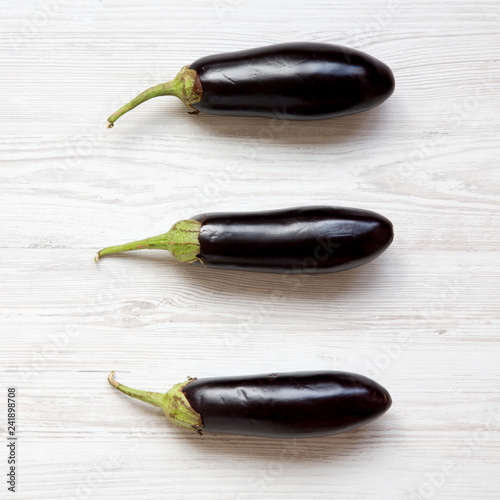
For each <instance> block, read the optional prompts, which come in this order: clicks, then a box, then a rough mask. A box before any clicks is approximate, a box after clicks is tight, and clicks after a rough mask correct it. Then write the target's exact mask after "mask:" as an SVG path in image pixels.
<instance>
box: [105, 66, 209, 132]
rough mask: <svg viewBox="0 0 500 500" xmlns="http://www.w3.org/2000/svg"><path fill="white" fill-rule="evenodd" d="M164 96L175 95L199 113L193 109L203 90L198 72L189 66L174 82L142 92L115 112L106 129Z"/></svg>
mask: <svg viewBox="0 0 500 500" xmlns="http://www.w3.org/2000/svg"><path fill="white" fill-rule="evenodd" d="M164 95H173V96H175V97H178V98H179V99H180V100H181V101H182V102H183V103H184V104H185V105H186V106H188V108H190V109H191V110H194V112H196V113H197V110H196V109H195V108H193V104H196V103H197V102H200V100H201V96H202V88H201V83H200V81H199V78H198V74H197V73H196V71H194V70H192V69H189V68H188V66H184V68H182V69H181V70H180V72H179V73H178V74H177V75H176V77H175V78H174V79H173V80H170V81H169V82H165V83H160V84H158V85H153V86H152V87H150V88H149V89H147V90H145V91H144V92H141V93H140V94H139V95H138V96H136V97H134V98H133V99H132V100H131V101H130V102H128V103H127V104H125V105H124V106H122V107H121V108H120V109H118V110H117V111H115V112H114V113H113V114H112V115H111V116H110V117H109V118H108V123H107V125H106V127H107V128H113V125H114V124H115V121H116V120H118V118H120V116H122V115H124V114H125V113H128V112H129V111H130V110H132V109H134V108H135V107H137V106H139V104H142V103H143V102H146V101H149V99H152V98H153V97H160V96H164Z"/></svg>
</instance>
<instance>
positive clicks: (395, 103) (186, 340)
mask: <svg viewBox="0 0 500 500" xmlns="http://www.w3.org/2000/svg"><path fill="white" fill-rule="evenodd" d="M0 26H1V35H0V36H1V43H0V57H1V61H2V63H1V66H2V72H1V78H0V93H1V101H0V102H1V104H0V109H1V114H0V148H1V149H0V151H1V153H0V154H1V156H0V161H1V170H0V180H1V184H0V196H1V212H0V219H1V243H0V247H1V248H0V266H1V271H0V273H1V285H2V286H1V297H0V315H1V319H0V321H1V337H0V342H1V349H0V402H1V403H0V430H1V432H2V445H1V447H0V450H2V451H0V463H1V464H2V466H1V476H2V477H3V478H4V479H2V481H1V484H0V497H1V498H22V499H33V498H37V499H40V500H41V499H78V500H82V499H103V500H104V499H106V500H108V499H115V498H116V499H118V498H120V499H129V500H132V499H134V500H135V499H138V498H145V499H148V500H151V499H165V498H172V499H174V498H175V499H188V498H189V499H190V498H196V499H203V500H228V499H238V500H244V499H283V500H285V499H286V500H288V499H300V500H302V499H332V498H335V499H342V500H343V499H347V500H359V499H363V500H393V499H394V500H396V499H397V500H422V499H429V498H433V499H449V500H452V499H453V500H470V499H472V498H474V499H479V500H485V499H498V498H499V496H500V493H499V490H500V474H499V472H500V471H499V468H500V432H499V430H500V392H499V390H500V383H499V377H500V363H499V359H500V342H499V338H500V337H499V327H500V312H499V298H500V297H499V295H500V294H499V278H500V259H499V256H500V255H499V243H500V236H499V234H500V204H499V192H500V182H499V181H500V170H499V167H498V164H499V157H500V144H499V134H500V118H499V117H500V90H499V88H500V87H499V84H500V63H499V59H498V57H499V52H498V49H499V46H500V8H499V4H498V2H495V1H489V0H480V1H476V2H473V1H468V2H466V1H457V0H455V1H444V2H432V1H430V0H417V1H411V2H410V1H407V0H389V1H387V2H382V3H380V2H371V1H368V0H361V1H360V2H355V3H353V2H351V1H348V0H340V1H337V2H323V1H314V2H299V1H298V0H286V1H273V0H270V1H259V2H251V1H249V0H209V1H201V2H194V3H193V2H191V3H184V4H179V3H177V4H175V5H174V4H171V3H167V2H164V1H159V0H146V1H134V0H121V1H117V0H113V1H109V0H103V1H99V2H98V1H89V2H68V1H66V0H64V1H63V0H47V1H34V0H26V1H24V2H17V3H15V2H3V3H2V5H1V6H0ZM295 40H302V41H323V42H332V43H339V44H343V45H348V46H351V47H354V48H359V49H361V50H364V51H366V52H369V53H370V54H372V55H374V56H375V57H378V58H379V59H381V60H383V61H384V62H386V63H387V64H389V65H390V66H391V67H392V69H393V70H394V73H395V76H396V80H397V89H396V92H395V93H394V95H393V96H392V97H391V99H390V100H389V101H387V102H386V103H385V104H384V105H382V106H380V107H379V108H376V109H374V110H372V111H370V112H367V113H364V114H360V115H355V116H351V117H346V118H342V119H337V120H329V121H321V122H312V123H311V122H310V123H289V124H286V125H283V126H281V125H282V124H276V123H272V122H270V121H266V120H260V119H243V118H242V119H238V118H221V117H211V116H208V115H201V114H200V115H199V116H191V115H189V114H187V113H186V110H185V108H184V107H183V105H182V104H181V103H180V102H178V101H177V100H175V99H174V98H162V99H156V100H152V101H150V102H148V103H146V104H144V105H142V106H141V107H140V108H138V109H137V110H134V111H133V112H131V113H130V114H129V115H127V116H126V117H123V118H122V119H121V120H120V121H119V122H118V123H117V124H116V127H115V128H114V129H113V130H106V128H105V123H106V118H107V117H108V115H109V114H110V113H111V112H112V111H114V110H115V109H116V108H117V107H118V106H119V105H121V104H123V103H124V102H125V101H126V100H128V99H129V98H130V97H132V96H133V95H135V94H136V93H138V92H139V91H141V90H143V89H144V88H146V87H147V86H149V85H152V84H154V83H159V82H161V81H165V80H168V79H170V78H171V77H172V76H174V75H175V74H176V72H177V71H178V70H179V69H180V68H181V67H182V66H183V65H185V64H189V63H190V62H192V61H194V60H195V59H197V58H198V57H200V56H202V55H206V54H212V53H217V52H224V51H229V50H236V49H245V48H251V47H256V46H260V45H266V44H271V43H277V42H283V41H295ZM278 125H280V126H278ZM308 204H332V205H341V206H342V205H344V206H355V207H360V208H366V209H372V210H375V211H378V212H380V213H382V214H384V215H386V216H387V217H389V218H390V219H391V220H392V221H393V223H394V226H395V233H396V237H395V241H394V243H393V245H392V246H391V247H390V249H389V250H388V251H387V252H386V253H384V254H383V255H382V256H381V257H380V258H378V259H377V260H376V261H374V262H373V263H371V264H369V265H367V266H364V267H362V268H359V269H356V270H353V271H351V272H346V273H341V274H338V275H329V276H328V275H327V276H320V277H304V278H302V279H300V280H298V281H296V282H293V283H292V284H291V283H290V282H289V281H286V280H285V281H284V280H283V278H282V276H279V275H278V276H273V275H259V274H252V273H239V272H215V271H206V272H205V271H204V270H200V269H198V268H193V267H191V266H188V265H181V264H179V263H176V262H175V261H174V260H173V259H172V258H171V257H170V256H169V255H167V254H163V253H160V252H157V253H155V252H143V253H136V254H128V255H121V256H117V257H113V258H108V259H107V260H103V261H101V262H100V263H99V264H97V265H96V264H95V263H94V261H93V257H94V253H95V251H96V250H98V249H99V248H101V247H103V246H106V245H109V244H115V243H121V242H125V241H129V240H132V239H136V238H140V237H144V236H149V235H153V234H157V233H161V232H163V231H165V230H167V229H168V228H169V227H170V225H171V224H172V223H173V222H175V221H177V220H179V219H182V218H186V217H189V216H191V215H193V214H195V213H198V212H203V211H213V210H235V211H244V210H260V209H268V208H269V209H271V208H279V207H288V206H299V205H308ZM111 369H115V370H116V371H117V379H118V380H120V381H122V382H123V383H125V384H128V385H131V386H133V387H138V388H144V389H151V390H158V391H163V390H166V389H168V388H170V386H171V385H173V384H174V383H176V382H180V381H182V380H184V378H185V377H186V376H187V375H191V376H197V377H203V376H215V375H225V374H227V375H231V374H234V375H236V374H252V373H262V372H274V371H284V370H315V369H339V370H346V371H353V372H358V373H362V374H365V375H368V376H371V377H372V378H375V379H376V380H377V381H379V382H380V383H381V384H383V385H384V386H386V387H387V388H388V389H389V390H390V392H391V394H392V396H393V400H394V404H393V407H392V409H391V410H390V412H389V413H388V414H387V415H385V416H384V417H383V418H381V419H380V420H377V421H376V422H374V423H372V424H370V425H368V426H366V427H363V428H360V429H359V430H356V431H353V432H350V433H346V434H343V435H339V436H333V437H331V438H322V439H311V440H301V441H292V442H285V441H267V440H263V439H257V438H250V437H237V436H235V437H232V436H219V435H208V434H207V435H205V436H203V437H202V438H200V437H199V436H197V435H195V434H194V433H193V435H191V434H190V433H188V432H185V431H183V430H182V429H176V428H174V427H173V426H172V425H170V424H168V422H167V421H166V420H165V419H164V417H163V416H162V414H161V412H160V411H159V410H157V409H155V408H153V407H148V406H146V405H144V404H141V403H140V402H138V401H134V400H131V399H128V398H126V397H125V396H123V395H121V394H119V393H118V392H116V391H114V390H113V389H112V388H111V387H110V386H109V385H108V383H107V382H106V376H107V374H108V372H109V371H110V370H111ZM12 386H14V387H16V388H17V426H18V443H17V452H18V455H17V458H18V469H17V473H18V476H17V490H18V492H17V496H14V495H12V494H11V493H9V492H8V491H7V486H8V485H7V482H6V476H5V475H6V473H7V452H8V450H7V447H6V446H5V441H6V427H7V425H6V424H7V421H6V415H7V409H6V408H7V406H6V400H7V388H9V387H12ZM9 495H10V496H9Z"/></svg>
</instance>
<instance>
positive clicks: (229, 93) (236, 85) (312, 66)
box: [189, 43, 394, 120]
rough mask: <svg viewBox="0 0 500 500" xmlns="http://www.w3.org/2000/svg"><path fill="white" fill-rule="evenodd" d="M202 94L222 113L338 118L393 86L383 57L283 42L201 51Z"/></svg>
mask: <svg viewBox="0 0 500 500" xmlns="http://www.w3.org/2000/svg"><path fill="white" fill-rule="evenodd" d="M189 67H190V69H193V70H195V71H196V72H197V74H198V77H199V79H200V83H201V87H202V89H203V94H202V98H201V100H200V102H198V103H196V104H194V105H193V107H194V108H195V109H197V110H198V111H203V112H205V113H211V114H218V115H233V116H259V117H267V118H281V119H288V120H315V119H323V118H334V117H337V116H343V115H349V114H352V113H358V112H361V111H366V110H368V109H371V108H373V107H375V106H378V105H379V104H381V103H382V102H383V101H385V100H386V99H387V98H388V97H389V96H390V95H391V94H392V92H393V91H394V75H393V73H392V71H391V69H390V68H389V67H388V66H387V65H386V64H384V63H383V62H381V61H379V60H377V59H375V58H374V57H371V56H369V55H368V54H365V53H363V52H360V51H358V50H353V49H349V48H346V47H341V46H338V45H331V44H327V43H283V44H278V45H271V46H267V47H261V48H257V49H251V50H244V51H239V52H229V53H223V54H216V55H212V56H207V57H202V58H201V59H198V60H197V61H195V62H194V63H193V64H191V65H190V66H189Z"/></svg>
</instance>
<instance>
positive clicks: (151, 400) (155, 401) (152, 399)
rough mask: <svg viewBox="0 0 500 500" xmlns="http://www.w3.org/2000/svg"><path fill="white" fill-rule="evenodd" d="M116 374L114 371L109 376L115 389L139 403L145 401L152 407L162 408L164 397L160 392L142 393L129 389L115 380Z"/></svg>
mask: <svg viewBox="0 0 500 500" xmlns="http://www.w3.org/2000/svg"><path fill="white" fill-rule="evenodd" d="M114 375H115V372H114V370H113V371H112V372H111V373H110V374H109V375H108V382H109V383H110V384H111V385H112V386H113V387H114V388H115V389H118V390H119V391H120V392H123V394H126V395H127V396H130V397H131V398H135V399H138V400H139V401H143V402H144V403H148V404H150V405H153V406H156V407H157V408H162V399H161V398H162V397H163V396H164V395H163V394H161V393H160V392H151V391H141V390H139V389H132V388H131V387H127V386H126V385H123V384H120V383H119V382H117V381H116V380H115V378H114Z"/></svg>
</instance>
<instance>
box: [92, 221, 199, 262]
mask: <svg viewBox="0 0 500 500" xmlns="http://www.w3.org/2000/svg"><path fill="white" fill-rule="evenodd" d="M201 224H202V223H201V222H200V221H197V220H193V219H187V220H182V221H179V222H176V223H175V224H174V225H173V226H172V227H171V228H170V230H169V231H168V232H166V233H163V234H159V235H157V236H151V237H149V238H144V239H142V240H137V241H131V242H130V243H124V244H122V245H114V246H111V247H106V248H103V249H102V250H99V251H98V252H97V254H96V255H95V257H94V260H95V261H96V262H98V261H99V259H100V258H101V257H103V256H104V255H110V254H113V253H120V252H129V251H131V250H141V249H144V248H148V249H159V250H168V251H169V252H170V253H171V254H172V255H173V256H174V257H175V258H176V259H177V260H178V261H179V262H188V263H189V262H194V261H195V260H198V259H199V257H198V254H199V253H200V242H199V236H200V230H201Z"/></svg>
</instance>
